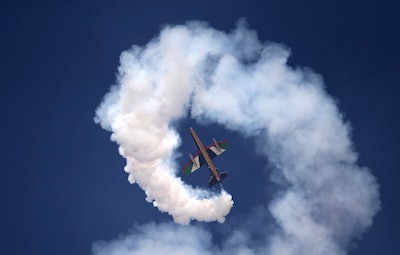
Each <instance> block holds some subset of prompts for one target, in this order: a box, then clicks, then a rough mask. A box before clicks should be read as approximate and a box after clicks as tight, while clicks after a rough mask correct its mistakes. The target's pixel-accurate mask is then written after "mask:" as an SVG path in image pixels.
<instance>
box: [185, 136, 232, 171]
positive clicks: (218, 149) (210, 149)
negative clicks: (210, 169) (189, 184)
mask: <svg viewBox="0 0 400 255" xmlns="http://www.w3.org/2000/svg"><path fill="white" fill-rule="evenodd" d="M217 144H218V146H217ZM217 144H212V145H210V146H207V147H205V149H206V150H207V153H208V155H209V156H210V158H215V157H216V156H218V155H220V154H221V153H223V152H224V151H225V150H226V149H228V147H229V142H228V141H227V140H224V141H220V142H217ZM204 164H206V160H205V159H204V157H203V154H201V152H200V151H197V153H196V155H195V156H194V157H193V161H192V160H191V159H190V160H189V162H187V163H186V164H185V166H184V167H183V168H182V172H184V173H185V174H191V173H193V172H194V171H196V170H197V169H199V168H200V167H201V166H202V165H204Z"/></svg>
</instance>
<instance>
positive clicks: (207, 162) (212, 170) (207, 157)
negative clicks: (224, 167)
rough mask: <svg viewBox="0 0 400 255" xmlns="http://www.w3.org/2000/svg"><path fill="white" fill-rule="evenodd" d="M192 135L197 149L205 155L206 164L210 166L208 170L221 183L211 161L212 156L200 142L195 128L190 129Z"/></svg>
mask: <svg viewBox="0 0 400 255" xmlns="http://www.w3.org/2000/svg"><path fill="white" fill-rule="evenodd" d="M190 133H191V134H192V137H193V140H194V141H195V143H196V145H197V147H198V148H199V150H200V152H201V154H203V157H204V160H205V161H206V164H207V165H208V168H209V169H210V171H211V172H212V174H213V175H214V176H215V179H216V180H217V181H218V182H220V181H221V176H220V174H219V172H218V170H217V168H216V167H215V165H214V162H213V161H212V160H211V158H210V155H208V153H207V150H206V148H205V147H204V145H203V143H202V142H201V141H200V138H199V136H198V135H197V133H196V131H194V129H193V128H190Z"/></svg>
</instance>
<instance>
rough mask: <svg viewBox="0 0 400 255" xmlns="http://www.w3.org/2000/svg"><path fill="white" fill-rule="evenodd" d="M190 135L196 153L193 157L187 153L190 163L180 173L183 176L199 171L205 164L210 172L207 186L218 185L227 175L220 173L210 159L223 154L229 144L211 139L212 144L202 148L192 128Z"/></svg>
mask: <svg viewBox="0 0 400 255" xmlns="http://www.w3.org/2000/svg"><path fill="white" fill-rule="evenodd" d="M190 133H191V134H192V137H193V140H194V142H195V144H196V147H197V149H198V151H197V153H196V154H195V155H194V157H193V156H192V154H190V153H189V156H190V161H189V162H188V163H187V164H186V165H185V166H184V167H183V168H182V171H183V172H184V173H185V174H191V173H193V172H194V171H196V170H197V169H199V168H200V167H201V166H202V165H204V164H207V166H208V169H209V170H210V180H209V181H208V186H209V187H211V186H213V185H215V184H216V183H220V182H221V181H222V179H224V178H225V177H227V176H228V174H227V173H224V172H222V173H220V172H219V171H218V168H216V167H215V165H214V162H213V161H212V160H211V159H213V158H214V157H216V156H218V155H220V154H221V153H222V152H224V151H225V150H226V149H227V148H228V147H229V142H228V141H226V140H225V141H221V142H217V141H216V140H215V139H214V138H213V141H214V144H212V145H210V146H207V147H204V145H203V143H202V142H201V141H200V138H199V136H198V135H197V133H196V131H194V129H193V128H190Z"/></svg>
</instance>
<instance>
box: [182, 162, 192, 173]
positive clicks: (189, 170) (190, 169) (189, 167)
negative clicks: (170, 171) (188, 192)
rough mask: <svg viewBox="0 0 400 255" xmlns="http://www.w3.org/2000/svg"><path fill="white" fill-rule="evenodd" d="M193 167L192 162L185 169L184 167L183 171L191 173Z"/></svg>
mask: <svg viewBox="0 0 400 255" xmlns="http://www.w3.org/2000/svg"><path fill="white" fill-rule="evenodd" d="M192 168H193V162H192V163H190V164H189V165H188V166H187V167H186V168H185V169H183V173H185V174H191V173H192Z"/></svg>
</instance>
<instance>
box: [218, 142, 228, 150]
mask: <svg viewBox="0 0 400 255" xmlns="http://www.w3.org/2000/svg"><path fill="white" fill-rule="evenodd" d="M219 147H221V148H222V149H225V150H226V149H228V147H229V143H228V142H223V143H221V144H220V145H219Z"/></svg>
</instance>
